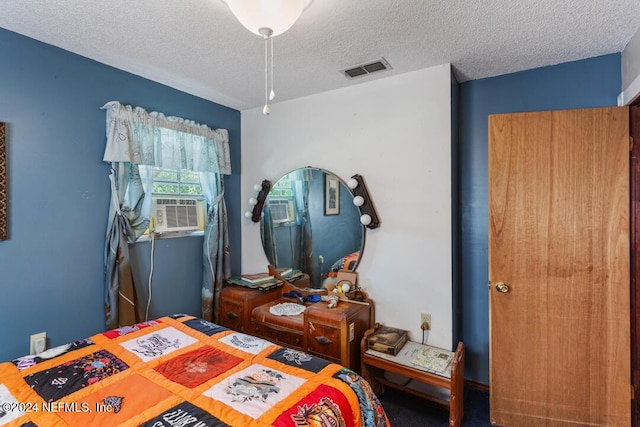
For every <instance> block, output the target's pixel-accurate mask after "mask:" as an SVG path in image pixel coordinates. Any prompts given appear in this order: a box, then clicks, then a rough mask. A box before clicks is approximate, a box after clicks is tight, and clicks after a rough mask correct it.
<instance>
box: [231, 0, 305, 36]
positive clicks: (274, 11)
mask: <svg viewBox="0 0 640 427" xmlns="http://www.w3.org/2000/svg"><path fill="white" fill-rule="evenodd" d="M225 2H226V3H227V6H229V9H231V12H233V14H234V15H235V16H236V18H237V19H238V21H240V23H241V24H242V25H244V27H245V28H246V29H247V30H249V31H251V32H252V33H254V34H256V35H259V36H262V37H265V36H267V37H269V36H271V37H273V36H277V35H279V34H282V33H284V32H285V31H287V30H288V29H289V28H291V26H292V25H293V24H294V23H295V22H296V20H297V19H298V18H299V17H300V15H301V14H302V11H303V10H304V9H305V8H306V7H307V6H308V4H309V3H311V0H225ZM265 29H268V30H271V31H265Z"/></svg>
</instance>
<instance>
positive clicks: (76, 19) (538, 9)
mask: <svg viewBox="0 0 640 427" xmlns="http://www.w3.org/2000/svg"><path fill="white" fill-rule="evenodd" d="M639 26H640V1H638V0H605V1H603V0H535V1H534V0H520V1H516V0H314V1H313V2H312V3H311V4H310V6H309V7H308V8H307V9H306V10H305V11H304V12H303V14H302V16H301V17H300V19H299V20H298V22H297V23H296V24H295V25H294V26H293V27H292V28H291V29H290V30H289V31H288V32H286V33H284V34H282V35H280V36H278V37H276V38H275V39H274V44H275V49H274V51H275V91H276V94H277V99H276V102H277V101H282V100H286V99H292V98H298V97H301V96H306V95H311V94H315V93H319V92H324V91H327V90H332V89H337V88H340V87H344V86H348V85H353V84H358V83H361V82H364V81H368V80H371V79H375V78H381V77H386V76H389V75H391V74H392V73H405V72H409V71H413V70H417V69H421V68H427V67H431V66H434V65H439V64H443V63H449V62H450V63H451V64H452V65H453V67H454V70H455V73H456V77H457V78H458V80H459V81H466V80H471V79H478V78H483V77H490V76H495V75H500V74H505V73H510V72H514V71H520V70H525V69H530V68H535V67H540V66H545V65H552V64H558V63H562V62H567V61H572V60H577V59H582V58H589V57H593V56H599V55H604V54H608V53H613V52H621V51H622V50H623V49H624V47H625V46H626V44H627V43H628V42H629V40H630V39H631V37H632V36H633V34H634V33H635V32H636V30H637V29H638V27H639ZM0 27H2V28H6V29H8V30H11V31H15V32H17V33H20V34H24V35H26V36H29V37H32V38H34V39H37V40H41V41H43V42H46V43H49V44H52V45H54V46H58V47H61V48H63V49H66V50H69V51H71V52H75V53H77V54H80V55H82V56H85V57H88V58H91V59H94V60H96V61H99V62H102V63H105V64H109V65H111V66H114V67H117V68H120V69H122V70H126V71H129V72H132V73H134V74H138V75H140V76H143V77H146V78H149V79H151V80H155V81H157V82H160V83H164V84H166V85H168V86H172V87H174V88H177V89H180V90H182V91H185V92H188V93H191V94H194V95H198V96H200V97H203V98H206V99H209V100H211V101H214V102H218V103H220V104H223V105H226V106H229V107H232V108H236V109H239V110H243V109H247V108H252V107H258V106H261V105H262V104H263V99H264V74H263V73H264V62H263V61H264V57H263V54H264V51H263V49H264V45H263V42H262V40H261V39H260V37H258V36H256V35H254V34H252V33H250V32H249V31H248V30H246V29H245V28H244V27H242V25H241V24H240V23H239V22H238V21H237V20H236V19H235V17H234V16H233V15H232V14H231V12H230V11H229V9H228V8H227V6H226V4H225V3H224V2H223V0H188V1H184V0H103V1H78V0H0ZM380 57H384V58H386V59H387V61H389V63H390V64H391V66H392V67H393V69H392V70H391V71H388V72H383V73H379V74H374V75H370V76H367V77H363V78H359V79H354V80H348V79H347V78H346V77H345V76H344V75H343V74H342V73H340V70H343V69H345V68H348V67H350V66H352V65H356V64H360V63H363V62H368V61H371V60H375V59H378V58H380Z"/></svg>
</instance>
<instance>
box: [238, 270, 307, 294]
mask: <svg viewBox="0 0 640 427" xmlns="http://www.w3.org/2000/svg"><path fill="white" fill-rule="evenodd" d="M302 275H303V273H302V272H301V271H300V270H295V269H293V268H276V269H274V270H273V272H271V273H252V274H243V275H241V276H239V277H230V278H229V279H227V282H229V283H231V284H233V285H238V286H244V287H246V288H252V289H259V290H261V291H266V290H269V289H272V288H275V287H277V286H282V285H283V284H284V281H283V280H281V279H280V277H281V278H282V279H284V280H291V279H295V278H296V277H299V276H302ZM276 276H278V277H276Z"/></svg>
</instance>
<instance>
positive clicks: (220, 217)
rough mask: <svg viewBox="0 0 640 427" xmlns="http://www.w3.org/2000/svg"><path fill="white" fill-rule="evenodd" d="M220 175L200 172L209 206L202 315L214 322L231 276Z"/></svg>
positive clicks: (225, 212) (204, 254) (205, 233)
mask: <svg viewBox="0 0 640 427" xmlns="http://www.w3.org/2000/svg"><path fill="white" fill-rule="evenodd" d="M221 178H222V176H221V175H220V174H213V173H208V172H201V173H200V184H201V185H202V193H203V194H204V196H205V198H206V200H207V207H208V209H207V220H206V223H205V231H204V243H203V251H202V318H203V319H205V320H208V321H210V322H215V323H218V320H219V313H220V290H221V289H222V284H223V283H224V279H225V278H226V277H229V276H230V275H231V272H230V265H231V264H230V262H229V235H228V233H227V207H226V205H225V203H224V182H223V180H222V179H221Z"/></svg>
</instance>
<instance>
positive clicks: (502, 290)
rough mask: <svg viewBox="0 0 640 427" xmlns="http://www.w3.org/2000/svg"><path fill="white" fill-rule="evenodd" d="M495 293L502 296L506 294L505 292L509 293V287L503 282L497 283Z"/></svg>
mask: <svg viewBox="0 0 640 427" xmlns="http://www.w3.org/2000/svg"><path fill="white" fill-rule="evenodd" d="M496 291H498V292H500V293H502V294H506V293H507V292H509V285H507V284H506V283H504V282H498V283H496Z"/></svg>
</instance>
